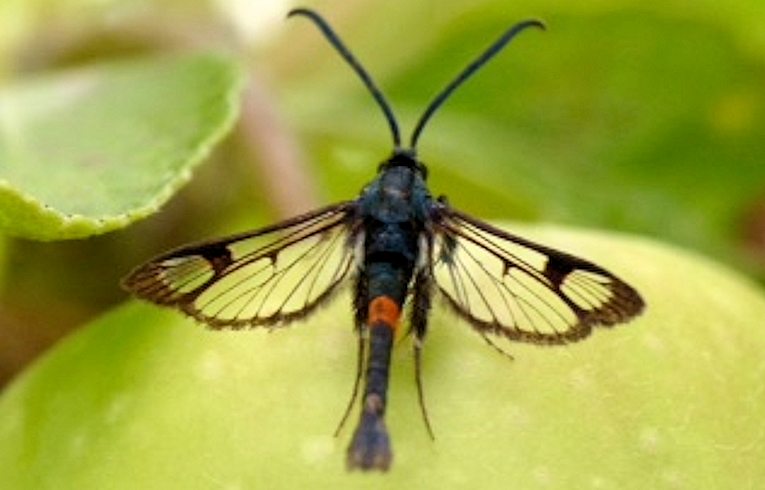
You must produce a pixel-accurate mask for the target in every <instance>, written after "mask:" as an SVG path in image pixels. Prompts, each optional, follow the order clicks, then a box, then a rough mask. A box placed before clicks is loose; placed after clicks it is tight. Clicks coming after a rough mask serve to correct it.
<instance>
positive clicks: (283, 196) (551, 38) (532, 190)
mask: <svg viewBox="0 0 765 490" xmlns="http://www.w3.org/2000/svg"><path fill="white" fill-rule="evenodd" d="M294 6H307V7H313V8H316V9H318V10H319V11H320V12H321V13H322V14H323V15H324V16H325V17H326V18H327V19H328V20H329V21H330V22H331V23H332V24H333V26H334V27H335V28H336V30H337V31H338V33H339V34H340V35H341V36H342V37H343V39H344V40H345V41H346V42H347V44H348V45H349V46H350V47H351V49H352V50H353V51H354V52H355V54H356V55H357V56H358V58H359V59H360V60H361V61H362V63H363V64H364V65H365V66H366V67H367V69H368V70H369V71H370V72H371V74H372V76H373V77H375V78H376V80H377V81H378V83H379V84H380V86H381V87H382V89H383V91H384V92H385V94H386V95H387V96H388V98H389V99H390V101H391V103H392V105H393V107H394V109H395V111H396V113H397V115H398V117H399V122H400V124H401V126H402V129H403V133H404V135H405V137H406V135H408V133H409V131H410V130H411V128H412V126H413V124H414V122H415V121H416V119H417V117H418V116H419V114H420V112H421V111H422V110H423V109H424V107H425V106H426V104H427V103H428V102H429V101H430V99H431V98H432V97H433V96H434V95H435V93H436V92H437V91H438V90H440V89H441V88H442V87H443V85H444V84H445V83H447V82H448V81H449V80H450V79H451V77H453V76H454V75H455V74H456V73H457V72H458V71H459V70H460V69H462V67H463V66H464V64H465V63H466V62H467V61H468V60H470V59H471V58H472V57H473V56H475V55H476V54H478V53H479V52H480V51H481V50H483V49H484V48H485V47H486V46H487V45H488V44H489V43H490V42H491V41H493V40H494V39H495V38H496V37H497V36H498V35H499V34H500V33H501V32H502V31H503V30H504V29H505V28H507V27H508V26H509V25H510V24H512V23H514V22H516V21H519V20H522V19H525V18H529V17H536V18H540V19H543V20H544V21H545V22H546V23H547V25H548V31H547V32H545V33H542V32H537V31H530V32H527V33H524V34H523V35H522V36H520V37H519V38H518V39H517V40H516V41H515V42H514V43H513V44H512V45H511V46H510V47H509V48H508V49H507V50H506V51H505V52H503V53H502V54H501V55H500V56H499V57H498V58H497V59H495V60H494V61H493V62H492V63H491V64H490V65H488V66H487V67H485V69H484V70H483V71H482V72H481V73H480V74H479V75H478V76H476V77H475V78H474V79H472V80H470V81H469V82H468V83H467V84H466V85H465V86H464V87H463V88H462V89H461V90H460V91H459V92H458V93H456V94H455V95H454V97H453V98H452V99H451V100H450V101H449V102H448V103H447V104H446V105H445V106H444V107H443V109H442V110H441V112H440V113H438V114H437V115H436V116H435V117H434V119H433V120H432V122H431V124H430V125H429V127H428V128H427V129H426V130H425V133H424V135H423V137H422V139H421V142H420V147H419V151H420V156H421V157H422V159H423V160H424V161H425V162H426V163H427V164H428V166H429V168H430V172H431V173H430V175H431V177H430V183H431V189H432V190H433V192H434V193H436V194H441V193H443V194H446V195H448V196H450V199H451V202H452V204H453V205H454V206H455V207H458V208H460V209H463V210H465V211H468V212H470V213H472V214H475V215H477V216H481V217H484V218H488V219H494V218H509V219H516V220H529V221H545V222H557V223H566V224H573V225H580V226H585V227H597V228H607V229H613V230H621V231H625V232H631V233H637V234H641V235H648V236H653V237H658V238H660V239H663V240H666V241H669V242H673V243H675V244H680V245H682V246H685V247H687V248H690V249H694V250H697V251H699V252H701V253H704V254H706V255H709V256H712V257H714V258H716V259H718V260H719V261H722V262H724V263H727V264H729V265H732V266H734V267H736V268H738V269H739V270H741V271H743V272H744V273H745V274H747V275H749V276H750V277H752V278H755V279H758V280H760V281H762V280H763V279H765V165H764V164H763V163H764V162H763V159H765V3H763V2H761V1H760V0H736V1H734V0H731V1H728V2H725V3H724V4H720V3H719V2H711V1H698V2H687V1H680V0H678V1H668V2H664V3H662V4H661V6H659V5H656V6H648V5H646V4H645V2H638V1H629V0H612V1H609V2H604V1H598V0H591V1H585V2H579V3H577V5H572V4H571V2H567V1H562V0H559V1H554V0H549V1H535V2H530V1H515V2H507V1H498V0H484V1H471V2H466V1H454V0H439V1H437V2H436V1H420V2H411V1H405V0H387V1H382V0H379V1H378V0H366V1H353V2H340V1H339V0H336V1H322V2H320V1H304V2H301V3H293V2H286V1H266V0H249V1H248V0H215V1H213V0H210V1H181V0H174V1H170V0H168V1H162V2H160V1H154V2H150V1H137V0H119V1H117V0H99V1H86V0H59V1H53V0H48V1H44V0H4V1H3V2H2V3H0V83H2V84H6V83H11V82H14V83H23V81H24V80H25V79H26V78H27V77H30V76H32V75H37V74H44V73H48V72H52V71H55V70H58V69H61V68H69V67H77V66H84V65H88V64H91V63H95V62H100V61H113V60H117V59H122V58H128V57H134V56H136V55H143V54H157V53H166V52H176V51H188V50H198V49H204V50H209V49H214V50H220V51H223V52H226V53H231V54H234V56H236V57H238V58H239V59H241V60H242V61H243V62H244V64H245V66H246V68H247V70H248V76H249V79H248V82H247V83H248V86H247V90H246V92H245V97H244V98H243V101H242V116H241V119H240V121H239V124H238V125H237V127H236V128H235V130H234V131H233V132H232V134H231V135H230V136H229V137H228V138H227V139H226V140H225V141H224V143H223V144H222V145H220V146H219V147H218V148H217V149H216V151H215V152H214V154H213V155H212V157H211V158H210V161H209V162H208V163H206V164H205V165H204V166H202V167H200V168H199V169H198V171H197V173H196V175H195V178H194V179H193V181H192V182H191V183H190V184H189V185H187V186H186V187H185V188H184V189H183V190H182V191H181V192H180V193H179V194H178V195H177V196H176V197H175V198H174V199H173V200H172V201H171V202H170V203H169V204H168V205H167V206H165V207H164V208H163V209H162V211H161V212H160V213H158V214H156V215H155V216H153V217H151V218H149V219H147V220H145V221H142V222H141V223H138V224H136V225H133V226H130V227H128V228H126V229H125V230H121V231H118V232H114V233H110V234H107V235H103V236H99V237H93V238H90V239H86V240H75V241H68V242H56V243H37V242H31V241H26V240H21V239H14V238H9V237H0V384H1V383H3V382H5V381H7V380H9V379H10V378H11V377H12V376H13V375H14V374H15V373H16V372H18V371H19V370H20V369H22V368H23V366H24V365H25V364H26V363H27V362H29V361H30V360H31V359H33V358H34V357H35V356H36V355H38V354H39V353H40V352H42V351H43V350H44V349H46V348H47V347H48V346H50V345H51V344H52V343H53V342H55V341H56V340H57V339H58V338H60V337H61V336H62V335H64V334H65V333H67V332H68V331H70V330H72V329H74V328H76V327H77V326H79V325H81V324H83V323H84V322H85V321H87V320H89V319H91V318H93V317H95V316H96V315H98V314H99V313H100V312H103V311H104V310H106V309H107V308H109V307H111V306H113V305H114V304H116V303H119V302H121V301H123V300H124V299H125V297H126V295H125V293H123V292H121V291H120V290H119V287H118V281H119V278H120V277H121V276H123V275H124V274H125V273H126V272H127V271H128V270H129V269H130V268H131V267H133V266H134V265H136V264H137V263H139V262H141V261H142V260H145V259H146V258H148V257H149V256H151V255H153V254H156V253H158V252H160V251H162V250H164V249H166V248H168V247H172V246H174V245H178V244H180V243H183V242H186V241H190V240H195V239H200V238H203V237H207V236H211V235H216V234H220V233H226V232H233V231H237V230H242V229H246V228H249V227H255V226H258V225H262V224H265V223H267V222H270V221H273V220H275V219H278V218H281V217H285V216H287V215H290V214H294V213H296V212H300V211H304V210H306V209H308V208H310V207H312V206H315V205H318V204H322V203H329V202H332V201H337V200H341V199H348V198H351V197H353V196H355V195H356V194H357V193H358V191H359V189H360V188H361V187H362V186H363V185H364V184H365V183H366V182H367V181H369V180H370V179H371V178H372V177H373V175H374V171H375V169H376V165H377V164H378V163H379V162H380V161H381V160H382V159H384V158H385V157H386V156H387V155H388V153H389V151H390V136H389V134H388V129H387V126H386V124H385V121H384V119H383V118H382V115H381V114H380V112H379V110H378V108H377V106H376V105H375V104H374V102H373V100H372V99H371V97H370V96H369V94H368V93H367V92H366V91H365V90H364V88H363V86H362V85H361V84H360V82H359V80H358V79H357V78H356V77H355V75H354V74H353V73H352V72H351V71H350V70H349V68H348V67H347V66H345V65H344V64H343V63H342V61H341V60H340V59H339V58H338V56H337V54H336V53H335V52H333V50H332V49H331V47H330V46H329V45H328V44H327V43H326V42H324V40H323V39H322V38H321V37H320V34H319V33H318V32H317V31H316V29H315V28H314V27H313V26H312V25H310V24H308V23H307V22H306V21H305V20H304V19H296V20H291V21H289V22H286V21H284V15H285V14H286V12H287V11H288V10H289V8H291V7H294ZM84 136H86V135H84ZM0 165H2V162H0ZM51 165H55V162H51ZM635 266H636V267H639V266H640V264H635ZM709 287H710V288H714V287H715V285H714V284H710V285H709Z"/></svg>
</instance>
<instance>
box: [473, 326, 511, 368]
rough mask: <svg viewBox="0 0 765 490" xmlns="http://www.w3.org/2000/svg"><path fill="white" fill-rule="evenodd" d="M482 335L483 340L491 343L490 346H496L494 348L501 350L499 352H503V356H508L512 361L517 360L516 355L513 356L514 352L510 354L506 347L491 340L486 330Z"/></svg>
mask: <svg viewBox="0 0 765 490" xmlns="http://www.w3.org/2000/svg"><path fill="white" fill-rule="evenodd" d="M480 335H481V337H483V340H484V341H485V342H486V343H487V344H489V346H491V347H493V348H494V350H496V351H497V352H499V353H500V354H502V355H503V356H505V357H507V358H508V359H510V360H511V361H514V360H515V357H513V355H512V354H510V353H509V352H507V351H506V350H505V349H503V348H502V347H500V346H498V345H497V344H496V343H495V342H494V341H493V340H491V339H490V338H489V336H488V335H486V334H485V333H484V332H480Z"/></svg>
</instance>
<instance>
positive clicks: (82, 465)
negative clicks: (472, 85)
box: [0, 227, 765, 490]
mask: <svg viewBox="0 0 765 490" xmlns="http://www.w3.org/2000/svg"><path fill="white" fill-rule="evenodd" d="M513 229H514V231H519V232H521V233H522V234H524V235H527V236H530V237H533V238H534V239H537V240H542V241H543V242H544V243H548V244H550V245H553V246H556V247H559V248H564V249H566V250H568V251H570V252H573V253H576V254H579V255H582V256H584V257H588V258H590V259H593V260H596V261H597V262H598V263H601V264H603V265H604V266H606V267H608V268H610V269H612V270H613V271H614V272H615V273H617V274H619V275H621V276H622V277H624V278H625V279H626V280H628V281H629V282H631V283H633V284H634V285H635V286H636V287H637V288H638V289H639V290H640V292H641V293H642V294H643V295H644V297H645V299H646V302H647V305H648V307H647V310H646V312H645V314H644V315H643V316H642V317H640V318H638V319H637V320H636V321H634V322H632V323H630V324H628V325H624V326H619V327H616V328H614V329H612V330H608V329H598V330H597V331H596V332H595V333H594V334H593V336H592V337H591V338H589V339H586V340H585V341H583V342H580V343H577V344H574V345H570V346H567V347H558V348H555V347H538V346H529V345H520V344H513V345H509V346H507V348H508V349H509V350H510V351H511V352H512V353H513V354H514V355H515V357H516V361H515V362H510V361H508V360H507V359H506V358H504V357H503V356H500V355H498V354H497V353H496V352H494V351H493V350H492V349H491V348H489V347H487V346H486V345H485V344H484V343H483V341H482V340H481V339H480V337H478V336H477V335H475V334H474V333H473V332H471V330H470V328H469V327H468V326H467V325H465V324H464V323H463V322H461V321H460V320H458V319H457V318H455V317H453V316H451V315H448V314H445V313H444V311H443V308H440V307H437V308H435V311H434V314H433V316H432V319H431V329H430V334H429V337H428V339H427V342H426V346H425V354H424V363H425V368H424V373H423V374H424V381H425V389H426V398H427V402H428V406H429V411H430V417H431V419H432V422H433V424H434V426H435V430H436V436H437V439H436V440H435V441H431V440H430V439H429V438H428V436H427V433H426V431H425V428H424V426H423V423H422V420H421V419H420V413H419V408H418V406H417V396H416V390H415V384H414V380H413V377H412V360H411V351H410V348H409V345H410V344H409V339H408V338H407V339H403V341H402V342H400V343H399V344H398V348H397V349H396V350H395V351H394V354H393V368H392V386H391V391H390V406H389V410H388V414H387V417H388V426H389V428H390V430H391V432H392V438H393V446H394V452H395V458H394V464H393V468H392V470H391V471H390V472H389V473H388V474H386V475H376V474H375V475H362V474H347V473H346V472H345V470H344V453H345V446H346V444H347V441H348V438H349V436H350V433H351V430H352V428H353V427H351V426H352V425H353V423H355V417H356V415H355V414H354V415H353V416H352V418H351V420H350V422H349V426H348V427H346V428H345V430H344V432H343V433H342V434H341V436H340V437H339V438H337V439H335V438H333V437H332V431H333V429H334V427H335V424H336V423H337V422H338V420H339V417H340V415H341V414H342V412H343V409H344V408H345V404H346V402H347V399H348V395H349V390H350V387H351V381H352V378H353V373H354V367H355V355H356V353H355V350H354V349H355V341H354V338H353V334H352V320H351V313H350V301H349V298H347V297H345V298H338V300H336V301H335V303H334V304H333V306H332V307H330V308H328V309H325V310H322V311H321V312H320V313H318V314H316V315H315V316H314V317H312V318H311V319H310V320H309V321H307V322H304V323H303V324H300V325H295V326H293V327H292V328H290V329H280V330H279V331H278V332H274V333H272V334H267V333H266V332H265V331H244V332H212V331H207V330H204V329H203V328H201V327H199V326H195V325H194V324H193V323H192V322H190V321H187V320H185V319H184V318H182V317H181V315H179V314H177V313H175V312H172V311H166V310H161V309H158V308H155V307H153V306H149V305H144V304H138V303H130V304H128V305H126V306H124V307H122V308H119V309H117V310H115V311H114V312H112V313H111V314H108V315H106V316H104V317H102V318H101V319H100V320H97V321H96V322H94V323H93V324H91V325H90V326H89V327H86V328H85V329H84V330H82V331H80V332H79V333H77V334H76V335H74V336H73V337H71V338H70V339H68V340H67V341H65V342H63V343H62V344H60V345H59V346H58V347H57V348H55V349H54V350H53V351H52V352H50V353H49V354H48V355H47V356H46V357H45V358H44V359H42V360H41V361H40V362H38V363H37V364H36V365H35V366H33V367H32V368H31V369H29V370H28V371H27V372H26V373H25V374H24V375H22V376H21V377H20V378H19V379H18V380H17V381H16V382H15V384H13V385H12V386H11V387H10V388H9V389H8V390H7V391H6V393H5V394H4V396H3V398H2V399H0V468H3V471H1V472H0V488H9V489H35V490H45V489H53V488H55V489H57V490H58V489H62V488H63V489H66V488H77V489H79V490H83V489H84V490H87V489H102V488H110V489H121V488H125V489H134V488H143V489H167V488H184V489H196V488H199V489H208V488H268V489H277V488H337V489H343V488H380V487H381V486H382V487H385V488H423V489H427V488H437V489H443V488H463V487H465V486H466V485H469V486H470V487H473V488H519V489H528V488H540V487H543V488H549V489H566V490H568V489H573V488H620V489H633V488H634V489H638V488H639V489H643V488H676V487H679V488H753V487H755V486H756V485H757V484H758V483H757V482H761V481H763V480H764V479H765V466H763V465H762V461H763V460H765V440H763V438H762V427H763V425H762V407H763V406H765V391H764V390H762V380H763V376H764V375H765V371H763V368H764V366H765V365H764V364H763V362H762V353H763V352H765V331H763V329H762V325H761V323H762V318H765V297H764V296H763V294H762V292H761V291H759V290H758V289H757V288H756V287H755V286H753V285H752V284H751V283H749V282H747V281H746V280H744V279H742V278H741V277H739V276H737V275H736V274H734V273H732V272H730V271H729V270H726V269H725V268H723V267H720V266H718V265H716V264H714V263H711V262H709V261H707V260H705V259H702V258H699V257H698V256H695V255H692V254H689V253H688V252H684V251H682V250H680V249H677V248H673V247H669V246H666V245H662V244H659V243H656V242H652V241H649V240H645V239H640V238H635V237H625V236H616V235H607V234H600V233H593V232H589V233H587V232H582V231H578V232H575V231H571V230H562V229H556V228H531V227H528V228H527V227H521V228H520V230H519V227H514V228H513ZM355 408H357V407H355Z"/></svg>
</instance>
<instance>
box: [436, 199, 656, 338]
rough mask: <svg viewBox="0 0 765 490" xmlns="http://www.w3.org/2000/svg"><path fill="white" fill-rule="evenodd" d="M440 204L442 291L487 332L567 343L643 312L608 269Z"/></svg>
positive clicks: (438, 251) (439, 271)
mask: <svg viewBox="0 0 765 490" xmlns="http://www.w3.org/2000/svg"><path fill="white" fill-rule="evenodd" d="M440 206H442V207H440V208H439V209H438V212H437V215H438V217H437V218H436V219H434V228H435V232H436V238H435V243H434V250H433V268H434V275H435V277H436V282H437V284H438V289H439V290H440V292H441V294H442V295H443V296H444V298H445V299H446V302H447V303H448V304H449V305H450V306H451V307H452V308H453V309H454V311H456V312H457V314H458V315H460V316H461V317H463V318H464V319H466V320H467V321H468V322H470V324H471V325H472V326H473V327H474V328H476V329H477V330H479V331H480V332H481V333H484V334H486V333H489V334H495V335H501V336H505V337H507V338H509V339H511V340H517V341H523V342H530V343H537V344H563V343H567V342H573V341H576V340H580V339H582V338H583V337H586V336H587V335H588V334H589V333H590V331H591V330H592V327H593V326H596V325H602V326H612V325H616V324H618V323H622V322H625V321H627V320H629V319H630V318H632V317H634V316H636V315H638V314H639V313H640V312H641V311H642V310H643V307H644V303H643V300H642V298H641V297H640V295H639V294H638V293H637V291H635V290H634V289H633V288H632V287H631V286H629V285H628V284H626V283H625V282H623V281H622V280H621V279H619V278H617V277H616V276H614V275H613V274H611V273H610V272H608V271H607V270H605V269H603V268H601V267H599V266H597V265H595V264H593V263H591V262H588V261H586V260H583V259H580V258H578V257H574V256H573V255H569V254H566V253H563V252H559V251H557V250H553V249H551V248H548V247H545V246H543V245H539V244H536V243H533V242H531V241H528V240H525V239H523V238H520V237H517V236H515V235H512V234H510V233H507V232H505V231H502V230H500V229H498V228H495V227H493V226H491V225H489V224H487V223H484V222H482V221H479V220H477V219H475V218H472V217H470V216H468V215H466V214H463V213H461V212H459V211H456V210H454V209H451V208H449V207H448V206H446V205H445V204H441V205H440Z"/></svg>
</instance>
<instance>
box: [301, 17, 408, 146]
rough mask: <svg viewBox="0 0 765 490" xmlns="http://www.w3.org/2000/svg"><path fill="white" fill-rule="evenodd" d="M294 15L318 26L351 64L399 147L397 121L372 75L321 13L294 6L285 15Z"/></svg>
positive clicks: (394, 142) (399, 137)
mask: <svg viewBox="0 0 765 490" xmlns="http://www.w3.org/2000/svg"><path fill="white" fill-rule="evenodd" d="M295 15H302V16H304V17H308V18H309V19H311V20H312V21H313V22H314V24H316V25H317V26H318V27H319V29H320V30H321V32H322V33H323V34H324V37H326V38H327V40H328V41H329V42H330V44H332V46H334V47H335V49H336V50H337V52H338V53H340V56H342V57H343V58H344V59H345V61H347V62H348V64H349V65H351V68H353V70H354V71H355V72H356V74H357V75H358V76H359V77H360V78H361V80H362V81H363V82H364V85H366V87H367V89H369V91H370V92H371V93H372V96H373V97H374V98H375V100H376V101H377V104H378V105H379V106H380V108H381V109H382V110H383V113H385V119H386V120H387V121H388V126H390V131H391V133H392V134H393V144H394V145H395V147H396V149H398V148H400V147H401V134H400V133H399V131H398V123H397V122H396V117H395V116H394V115H393V111H392V110H391V108H390V104H388V101H387V100H385V96H384V95H383V94H382V92H381V91H380V89H379V88H377V85H376V84H375V82H374V81H373V80H372V77H370V76H369V73H367V71H366V70H365V69H364V67H363V66H361V64H360V63H359V62H358V61H357V60H356V58H355V57H354V56H353V54H352V53H351V52H350V51H349V50H348V48H347V47H345V44H343V42H342V41H341V40H340V38H339V37H338V36H337V34H335V31H333V30H332V28H331V27H330V26H329V24H328V23H327V21H325V20H324V19H323V18H322V16H321V15H319V14H318V13H316V12H314V11H313V10H310V9H306V8H296V9H293V10H290V12H289V13H288V14H287V17H293V16H295Z"/></svg>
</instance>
